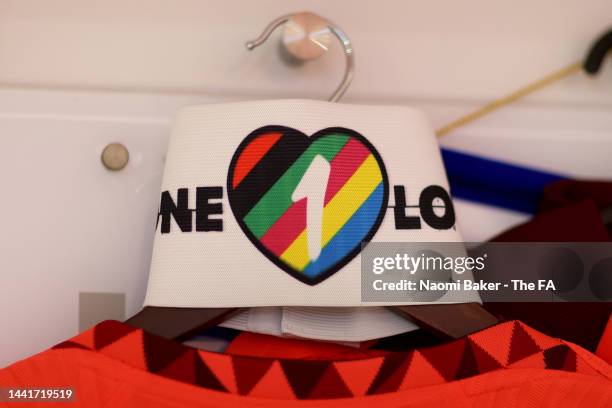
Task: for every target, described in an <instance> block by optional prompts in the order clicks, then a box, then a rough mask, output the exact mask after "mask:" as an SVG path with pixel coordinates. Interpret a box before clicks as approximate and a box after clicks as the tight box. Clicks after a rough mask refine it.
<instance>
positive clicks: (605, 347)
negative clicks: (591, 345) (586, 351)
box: [597, 316, 612, 364]
mask: <svg viewBox="0 0 612 408" xmlns="http://www.w3.org/2000/svg"><path fill="white" fill-rule="evenodd" d="M597 355H598V356H599V357H600V358H602V359H603V360H605V361H607V362H608V364H612V316H610V318H609V319H608V324H607V325H606V328H605V330H604V333H603V335H602V336H601V340H600V341H599V345H598V346H597Z"/></svg>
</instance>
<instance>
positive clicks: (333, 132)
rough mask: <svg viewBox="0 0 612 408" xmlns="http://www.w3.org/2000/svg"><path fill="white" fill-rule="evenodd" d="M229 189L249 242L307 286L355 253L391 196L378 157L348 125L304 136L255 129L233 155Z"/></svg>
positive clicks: (375, 227)
mask: <svg viewBox="0 0 612 408" xmlns="http://www.w3.org/2000/svg"><path fill="white" fill-rule="evenodd" d="M227 191H228V198H229V203H230V207H231V208H232V211H233V213H234V216H235V217H236V219H237V221H238V223H239V224H240V226H241V228H242V230H243V231H244V233H245V234H246V235H247V236H248V237H249V239H250V240H251V241H252V242H253V244H254V245H255V246H256V247H257V248H258V249H259V250H260V251H261V252H262V253H263V254H264V255H265V256H266V257H268V259H270V260H271V261H272V262H273V263H274V264H276V265H277V266H279V267H280V268H281V269H283V270H284V271H285V272H287V273H289V274H290V275H291V276H293V277H294V278H296V279H299V280H300V281H302V282H304V283H307V284H309V285H315V284H317V283H319V282H322V281H323V280H325V279H327V278H328V277H330V276H331V275H333V274H334V273H335V272H337V271H338V270H340V269H341V268H342V267H343V266H344V265H346V264H347V263H348V262H349V261H350V260H351V259H353V258H354V257H355V256H356V255H357V254H359V252H360V251H361V248H362V245H361V244H362V243H363V242H368V241H369V240H370V239H371V238H372V237H373V236H374V234H375V233H376V231H377V230H378V228H379V226H380V224H381V222H382V220H383V218H384V214H385V210H386V207H387V201H388V197H389V185H388V181H387V173H386V170H385V166H384V164H383V161H382V159H381V157H380V155H379V154H378V152H377V151H376V149H375V148H374V146H372V144H371V143H370V142H368V140H367V139H366V138H365V137H363V136H362V135H360V134H359V133H357V132H355V131H353V130H350V129H346V128H327V129H323V130H321V131H318V132H316V133H315V134H313V135H312V136H310V137H309V136H307V135H305V134H304V133H302V132H300V131H298V130H295V129H291V128H287V127H282V126H265V127H262V128H259V129H257V130H255V131H253V132H252V133H251V134H250V135H248V136H247V137H246V138H245V139H244V140H243V141H242V143H241V144H240V146H239V147H238V149H237V150H236V152H235V153H234V156H233V158H232V161H231V163H230V167H229V172H228V178H227Z"/></svg>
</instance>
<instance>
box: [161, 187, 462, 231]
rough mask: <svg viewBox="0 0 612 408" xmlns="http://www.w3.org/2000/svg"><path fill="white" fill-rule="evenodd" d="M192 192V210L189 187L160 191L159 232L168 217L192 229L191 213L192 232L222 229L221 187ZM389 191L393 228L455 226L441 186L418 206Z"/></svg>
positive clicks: (427, 192)
mask: <svg viewBox="0 0 612 408" xmlns="http://www.w3.org/2000/svg"><path fill="white" fill-rule="evenodd" d="M195 193H196V197H195V209H191V208H189V189H187V188H179V189H178V190H177V192H176V201H175V200H174V199H173V198H172V195H171V194H170V192H169V191H164V192H163V193H162V194H161V201H160V205H159V213H158V214H157V225H158V226H159V224H160V218H161V233H162V234H167V233H169V232H170V229H171V228H170V227H171V220H172V218H174V221H175V222H176V224H177V225H178V227H179V229H180V230H181V231H182V232H192V231H193V220H194V216H193V214H194V213H195V231H199V232H205V231H223V220H222V219H221V218H211V216H214V215H222V214H223V204H222V203H221V201H220V200H222V199H223V187H197V188H196V189H195ZM393 193H394V196H395V205H394V206H393V207H392V208H393V213H394V216H395V229H398V230H409V229H421V219H423V221H425V223H427V225H429V226H430V227H431V228H434V229H438V230H444V229H449V228H452V227H453V226H454V225H455V210H454V208H453V203H452V201H451V198H450V195H449V194H448V193H447V192H446V190H445V189H444V188H443V187H441V186H437V185H431V186H427V187H425V188H424V189H423V190H422V191H421V194H420V196H419V203H418V205H407V204H406V190H405V188H404V186H393ZM436 201H438V202H441V205H437V204H436ZM409 208H418V210H419V211H418V212H419V215H406V210H407V209H409ZM436 208H442V209H443V214H442V215H438V214H437V213H436V211H435V209H436Z"/></svg>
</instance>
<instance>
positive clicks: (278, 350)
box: [225, 332, 387, 360]
mask: <svg viewBox="0 0 612 408" xmlns="http://www.w3.org/2000/svg"><path fill="white" fill-rule="evenodd" d="M370 343H373V342H364V343H363V344H361V346H360V347H359V348H357V347H351V346H344V345H341V344H336V343H330V342H323V341H315V340H306V339H291V338H281V337H277V336H269V335H266V334H258V333H249V332H242V333H240V334H239V335H238V336H237V337H236V338H234V340H232V342H231V343H230V344H229V345H228V346H227V348H226V349H225V353H227V354H233V355H241V356H256V357H270V358H290V359H301V360H321V359H333V360H351V359H353V360H354V359H360V358H367V357H376V356H381V355H384V354H387V353H386V352H385V351H382V350H369V349H368V348H367V346H368V345H369V344H370Z"/></svg>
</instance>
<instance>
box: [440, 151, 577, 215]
mask: <svg viewBox="0 0 612 408" xmlns="http://www.w3.org/2000/svg"><path fill="white" fill-rule="evenodd" d="M441 150H442V160H443V161H444V166H445V167H446V173H447V175H448V180H449V183H450V188H451V194H452V196H453V197H456V198H462V199H464V200H469V201H474V202H478V203H482V204H488V205H493V206H496V207H501V208H507V209H510V210H514V211H520V212H523V213H528V214H534V213H535V212H536V211H537V209H538V206H539V203H540V199H541V198H542V193H543V190H544V187H545V186H546V185H547V184H549V183H552V182H555V181H558V180H563V179H567V178H568V177H565V176H562V175H560V174H554V173H547V172H544V171H541V170H536V169H531V168H527V167H521V166H516V165H513V164H509V163H504V162H500V161H495V160H491V159H486V158H483V157H479V156H475V155H472V154H467V153H461V152H458V151H456V150H449V149H441Z"/></svg>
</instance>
